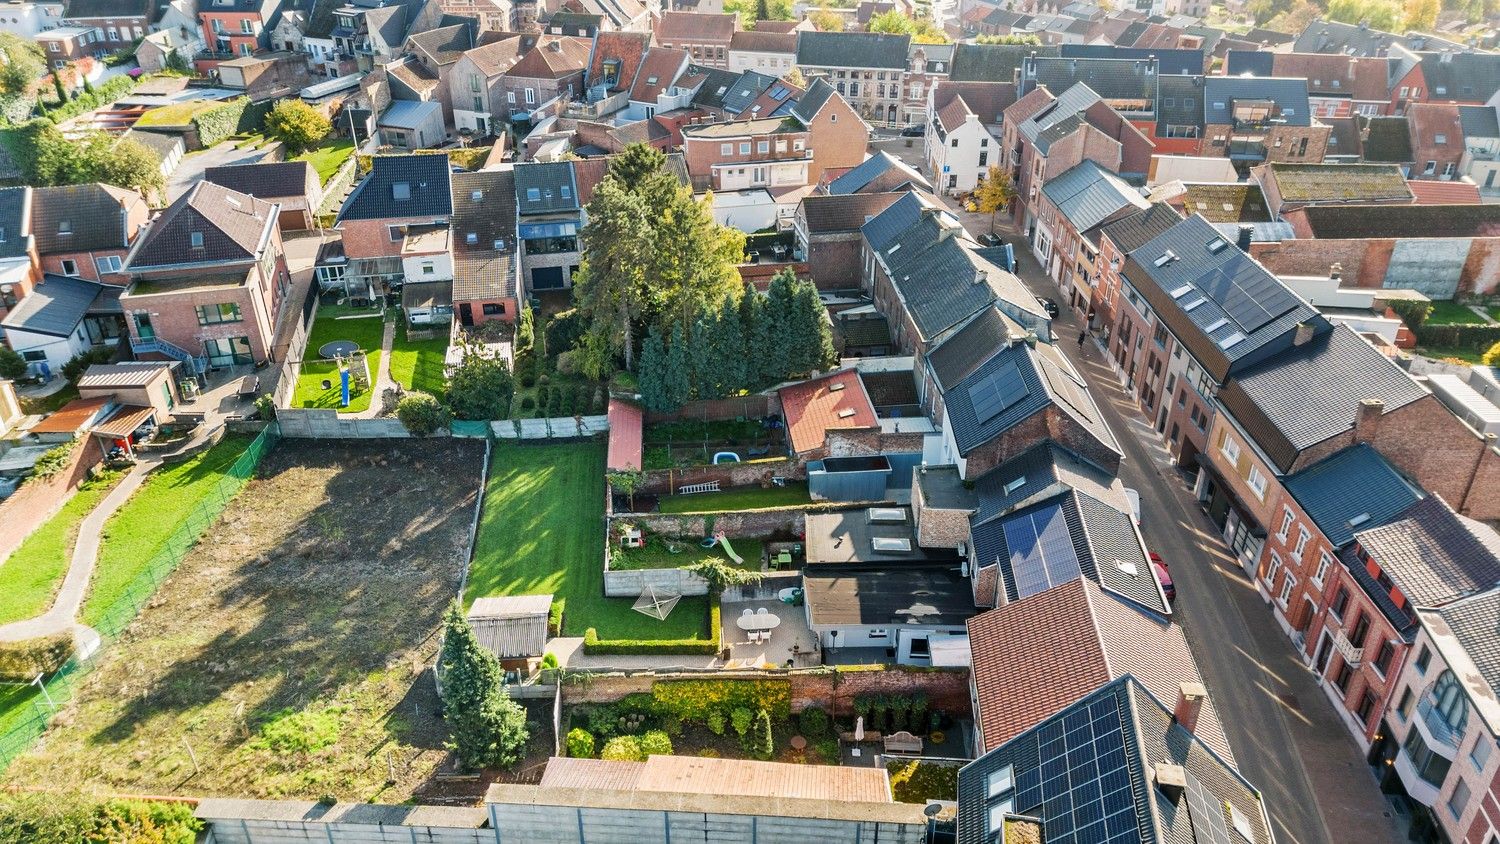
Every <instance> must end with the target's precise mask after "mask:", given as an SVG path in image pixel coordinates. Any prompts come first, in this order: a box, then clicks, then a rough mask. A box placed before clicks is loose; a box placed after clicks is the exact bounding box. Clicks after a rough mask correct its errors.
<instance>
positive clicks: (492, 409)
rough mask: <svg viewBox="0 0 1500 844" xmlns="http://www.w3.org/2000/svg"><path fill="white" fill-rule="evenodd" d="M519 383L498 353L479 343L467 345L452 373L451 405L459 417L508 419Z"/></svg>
mask: <svg viewBox="0 0 1500 844" xmlns="http://www.w3.org/2000/svg"><path fill="white" fill-rule="evenodd" d="M515 394H516V385H515V381H514V380H513V379H512V378H511V374H510V367H509V366H508V365H507V364H506V362H505V360H504V359H503V358H501V357H500V355H499V354H497V353H491V352H488V351H486V350H485V348H484V347H483V346H481V345H479V344H477V343H469V342H465V343H464V344H463V357H462V358H461V359H460V361H459V363H458V365H457V366H455V367H454V368H453V372H452V373H450V374H449V376H448V396H447V401H448V407H449V408H451V409H452V410H453V415H454V416H455V417H457V418H459V419H469V420H490V419H504V418H506V417H507V416H509V415H510V401H511V399H512V398H514V397H515Z"/></svg>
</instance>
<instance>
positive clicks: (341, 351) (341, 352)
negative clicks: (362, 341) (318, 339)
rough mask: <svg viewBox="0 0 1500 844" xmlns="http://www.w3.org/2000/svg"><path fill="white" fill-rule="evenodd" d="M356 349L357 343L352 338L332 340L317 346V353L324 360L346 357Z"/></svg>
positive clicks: (357, 348)
mask: <svg viewBox="0 0 1500 844" xmlns="http://www.w3.org/2000/svg"><path fill="white" fill-rule="evenodd" d="M357 351H359V344H358V343H356V342H354V341H353V340H332V341H330V342H327V343H324V344H323V345H321V346H319V347H318V355H319V356H320V357H322V358H323V359H324V360H333V359H334V358H338V357H348V356H350V355H352V354H354V353H355V352H357Z"/></svg>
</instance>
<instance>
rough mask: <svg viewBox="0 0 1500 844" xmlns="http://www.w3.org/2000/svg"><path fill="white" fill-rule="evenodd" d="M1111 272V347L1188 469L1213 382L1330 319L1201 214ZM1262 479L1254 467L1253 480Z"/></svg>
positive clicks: (1202, 432)
mask: <svg viewBox="0 0 1500 844" xmlns="http://www.w3.org/2000/svg"><path fill="white" fill-rule="evenodd" d="M1118 273H1119V276H1120V293H1119V295H1118V297H1117V299H1116V304H1115V307H1114V309H1113V310H1114V318H1115V322H1114V325H1113V326H1112V328H1111V330H1110V332H1109V352H1110V355H1111V357H1112V358H1113V359H1114V361H1115V363H1116V365H1117V366H1118V367H1119V369H1120V371H1121V372H1123V373H1124V377H1125V383H1126V389H1127V390H1129V391H1130V392H1131V393H1133V394H1134V395H1135V396H1136V399H1137V401H1138V402H1139V404H1140V406H1141V409H1142V411H1143V412H1144V413H1145V415H1146V417H1147V419H1148V420H1150V422H1151V423H1152V427H1153V428H1155V429H1156V431H1157V432H1158V433H1159V434H1161V435H1162V436H1163V437H1164V439H1165V440H1166V444H1167V449H1168V450H1169V452H1170V453H1171V454H1172V456H1173V457H1174V458H1175V459H1176V461H1177V464H1178V465H1179V466H1182V467H1184V468H1186V469H1187V470H1188V471H1193V470H1194V467H1196V466H1197V464H1198V456H1199V455H1200V454H1204V453H1206V452H1207V451H1208V439H1209V431H1210V428H1211V427H1212V420H1213V416H1214V397H1215V395H1216V394H1217V392H1218V389H1219V386H1220V385H1222V384H1223V383H1225V381H1226V380H1227V379H1228V378H1230V376H1231V375H1233V374H1234V373H1236V372H1238V371H1240V370H1242V369H1245V368H1248V367H1251V366H1253V365H1254V364H1256V363H1257V362H1259V361H1262V360H1265V359H1266V358H1268V357H1270V356H1272V355H1274V354H1276V353H1277V352H1278V351H1281V350H1285V349H1287V348H1290V347H1292V346H1294V345H1296V344H1299V343H1305V342H1307V341H1308V340H1310V339H1311V338H1312V337H1313V336H1314V335H1315V334H1317V333H1320V332H1326V331H1327V330H1328V328H1329V324H1328V322H1327V320H1325V319H1324V318H1323V316H1322V315H1321V314H1319V313H1318V312H1317V311H1316V310H1315V309H1314V308H1313V307H1312V306H1311V305H1309V304H1308V303H1306V302H1304V301H1302V300H1301V299H1300V298H1299V297H1297V296H1296V295H1295V294H1294V293H1292V292H1291V291H1290V290H1288V289H1287V288H1286V287H1285V286H1284V285H1282V284H1281V282H1280V281H1278V280H1277V279H1276V278H1275V277H1273V276H1272V275H1271V274H1270V273H1269V272H1267V271H1266V270H1265V268H1263V267H1261V266H1260V265H1259V264H1257V263H1256V262H1255V261H1254V260H1253V259H1252V258H1250V256H1248V255H1246V254H1245V253H1244V252H1243V251H1241V250H1240V249H1239V248H1238V247H1237V246H1236V245H1235V244H1234V242H1233V241H1232V240H1231V239H1230V238H1228V237H1226V236H1225V235H1223V234H1222V233H1220V232H1219V231H1218V230H1217V229H1216V228H1214V226H1213V225H1212V224H1211V223H1209V222H1208V221H1207V220H1205V219H1204V218H1203V217H1202V216H1201V215H1193V216H1192V217H1189V218H1188V219H1186V220H1183V221H1181V222H1179V223H1176V224H1174V225H1172V226H1171V227H1170V228H1168V229H1166V230H1165V231H1163V232H1161V233H1160V234H1158V235H1156V236H1155V237H1153V238H1152V239H1150V240H1149V241H1147V242H1145V243H1143V244H1141V245H1140V246H1138V247H1137V248H1135V249H1134V250H1132V251H1131V252H1130V253H1129V254H1128V255H1126V256H1125V257H1124V263H1123V264H1122V265H1121V267H1120V269H1119V270H1118ZM1267 481H1268V478H1267V477H1265V476H1264V475H1261V476H1258V477H1257V478H1256V480H1255V484H1256V485H1258V486H1259V487H1260V488H1262V489H1263V488H1264V486H1265V484H1266V482H1267ZM1257 550H1258V549H1257Z"/></svg>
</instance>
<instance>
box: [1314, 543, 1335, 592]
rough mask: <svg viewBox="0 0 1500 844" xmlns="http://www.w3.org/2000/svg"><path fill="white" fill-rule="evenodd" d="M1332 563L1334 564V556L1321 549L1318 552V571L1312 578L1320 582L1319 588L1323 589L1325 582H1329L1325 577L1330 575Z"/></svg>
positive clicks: (1315, 581)
mask: <svg viewBox="0 0 1500 844" xmlns="http://www.w3.org/2000/svg"><path fill="white" fill-rule="evenodd" d="M1332 565H1333V558H1332V557H1330V556H1329V555H1328V552H1327V551H1326V550H1324V551H1319V552H1318V573H1317V574H1314V575H1313V578H1312V580H1313V583H1316V584H1318V588H1319V589H1322V588H1323V584H1324V583H1325V582H1327V581H1326V580H1325V578H1327V577H1328V568H1329V567H1330V566H1332Z"/></svg>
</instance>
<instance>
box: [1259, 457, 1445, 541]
mask: <svg viewBox="0 0 1500 844" xmlns="http://www.w3.org/2000/svg"><path fill="white" fill-rule="evenodd" d="M1282 485H1283V486H1285V487H1286V490H1287V492H1289V493H1291V495H1292V498H1294V499H1296V501H1297V504H1298V506H1300V507H1301V508H1302V510H1303V512H1305V513H1307V516H1308V518H1310V519H1312V520H1313V524H1315V525H1317V526H1318V530H1320V531H1322V532H1323V535H1324V536H1325V537H1327V538H1328V541H1329V543H1331V544H1332V545H1333V547H1334V548H1342V547H1343V546H1345V545H1347V544H1349V543H1350V542H1352V541H1353V540H1354V531H1355V530H1357V529H1362V528H1373V527H1376V526H1377V525H1383V524H1385V523H1386V522H1388V521H1390V520H1391V519H1393V518H1395V517H1396V516H1397V515H1399V514H1400V513H1402V512H1403V511H1405V510H1406V508H1408V507H1410V506H1411V505H1412V504H1414V503H1416V502H1417V501H1418V500H1419V499H1421V498H1422V496H1423V494H1424V493H1423V492H1422V490H1421V488H1419V487H1418V486H1417V485H1416V484H1414V483H1412V482H1411V481H1410V480H1408V479H1407V478H1406V476H1405V475H1403V474H1401V470H1399V469H1397V468H1396V467H1395V466H1392V465H1391V464H1390V462H1389V461H1387V460H1386V459H1385V458H1384V457H1383V456H1381V454H1380V452H1378V451H1376V450H1375V449H1374V447H1372V446H1370V445H1369V444H1367V443H1358V444H1355V445H1352V446H1350V447H1348V448H1346V449H1343V450H1342V451H1339V452H1336V453H1334V454H1332V455H1330V456H1328V457H1326V458H1324V459H1322V460H1319V461H1318V462H1317V463H1314V464H1313V465H1311V466H1309V467H1307V468H1306V469H1303V470H1302V471H1300V472H1297V473H1296V474H1294V475H1288V476H1287V477H1286V478H1285V479H1284V480H1283V481H1282ZM1356 520H1357V522H1358V524H1355V522H1356Z"/></svg>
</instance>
